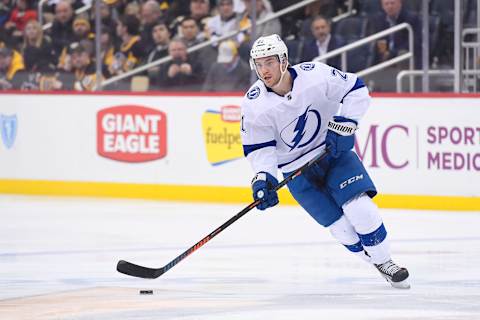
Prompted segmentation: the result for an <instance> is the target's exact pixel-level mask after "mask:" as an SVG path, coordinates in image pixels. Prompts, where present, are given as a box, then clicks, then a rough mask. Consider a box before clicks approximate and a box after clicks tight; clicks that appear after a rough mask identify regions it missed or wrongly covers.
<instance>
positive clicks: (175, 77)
mask: <svg viewBox="0 0 480 320" xmlns="http://www.w3.org/2000/svg"><path fill="white" fill-rule="evenodd" d="M168 53H169V55H170V56H171V57H172V61H170V62H168V63H166V64H164V65H162V66H161V68H160V70H159V72H158V75H157V76H156V77H154V78H150V80H151V81H150V83H151V84H153V85H158V86H159V87H160V89H166V90H175V91H198V90H199V89H200V88H201V86H202V83H203V80H204V76H203V75H204V71H203V69H202V64H201V63H199V62H197V61H196V60H194V59H192V58H191V57H190V56H189V55H188V54H187V46H186V45H185V43H183V42H182V41H180V40H172V41H170V44H169V46H168Z"/></svg>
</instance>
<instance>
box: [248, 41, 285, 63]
mask: <svg viewBox="0 0 480 320" xmlns="http://www.w3.org/2000/svg"><path fill="white" fill-rule="evenodd" d="M270 56H277V57H278V60H279V61H280V63H281V64H282V63H283V62H284V61H286V62H288V48H287V45H286V44H285V42H283V40H282V39H281V38H280V36H279V35H278V34H272V35H269V36H265V37H260V38H258V39H257V40H255V42H254V43H253V46H252V49H251V50H250V68H252V70H255V71H256V67H255V59H257V58H265V57H270Z"/></svg>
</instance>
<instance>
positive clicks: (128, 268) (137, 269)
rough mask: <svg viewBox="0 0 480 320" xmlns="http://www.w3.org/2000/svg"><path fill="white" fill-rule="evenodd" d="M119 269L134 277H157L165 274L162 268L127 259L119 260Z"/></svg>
mask: <svg viewBox="0 0 480 320" xmlns="http://www.w3.org/2000/svg"><path fill="white" fill-rule="evenodd" d="M117 271H118V272H120V273H123V274H126V275H129V276H132V277H137V278H144V279H156V278H158V277H160V276H161V275H162V274H163V272H162V269H153V268H147V267H142V266H139V265H137V264H134V263H131V262H128V261H125V260H120V261H118V263H117Z"/></svg>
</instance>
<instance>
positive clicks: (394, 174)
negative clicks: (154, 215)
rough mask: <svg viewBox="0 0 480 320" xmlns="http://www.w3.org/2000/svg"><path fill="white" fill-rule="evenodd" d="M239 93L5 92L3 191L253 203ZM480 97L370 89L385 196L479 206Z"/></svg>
mask: <svg viewBox="0 0 480 320" xmlns="http://www.w3.org/2000/svg"><path fill="white" fill-rule="evenodd" d="M241 100H242V97H241V96H238V95H226V96H217V95H203V96H201V95H191V94H187V95H184V96H174V95H151V94H150V95H141V94H138V95H134V94H124V95H109V94H61V95H60V94H42V95H33V94H14V93H8V94H1V95H0V132H1V137H2V144H1V145H0V192H4V193H27V194H58V195H89V196H120V197H141V198H153V199H165V200H184V201H225V202H230V201H237V202H248V201H250V190H249V183H250V180H251V178H252V176H253V172H252V171H251V168H250V165H249V163H248V162H247V161H246V159H245V158H244V157H243V148H242V143H241V138H240V133H239V132H240V117H241V113H240V103H241ZM479 101H480V99H479V98H478V97H477V96H466V97H465V96H461V95H460V96H453V97H449V98H444V97H412V98H409V97H396V96H386V97H374V98H373V99H372V104H371V107H370V109H369V111H368V112H367V114H366V116H365V117H364V119H363V120H362V122H361V124H360V129H359V131H357V135H356V143H355V151H356V152H357V154H358V155H359V156H360V158H361V159H362V161H363V163H364V165H365V166H366V168H367V170H368V172H369V173H370V175H371V176H372V178H373V180H374V181H375V183H376V185H377V188H378V190H379V192H380V195H379V197H378V199H379V200H378V203H379V205H381V206H384V207H402V204H403V205H404V206H406V207H415V206H418V207H424V208H437V207H438V208H440V209H441V208H447V209H448V208H450V209H452V208H457V209H472V208H473V209H475V208H476V209H480V206H479V203H480V200H479V199H480V188H478V183H476V181H478V178H480V124H479V122H478V119H480V102H479ZM281 196H282V197H283V198H284V199H285V200H284V201H283V202H284V203H294V201H293V199H292V198H291V197H290V196H288V195H287V192H286V190H282V193H281ZM382 199H383V200H382Z"/></svg>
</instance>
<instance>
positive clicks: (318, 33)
mask: <svg viewBox="0 0 480 320" xmlns="http://www.w3.org/2000/svg"><path fill="white" fill-rule="evenodd" d="M311 32H312V35H313V39H311V40H306V41H305V43H304V45H303V48H302V56H301V60H300V61H301V62H306V61H312V60H313V59H314V58H316V57H318V56H321V55H324V54H326V53H327V52H329V51H332V50H335V49H337V48H339V47H341V46H342V45H343V44H344V43H343V40H342V39H341V38H340V37H338V36H335V35H332V33H331V22H330V21H329V20H328V19H327V18H325V17H323V16H316V17H315V18H314V19H313V20H312V25H311ZM325 63H326V64H328V65H331V66H332V67H335V68H337V69H341V61H340V56H336V57H332V58H330V59H328V60H327V61H326V62H325Z"/></svg>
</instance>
